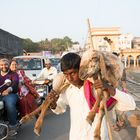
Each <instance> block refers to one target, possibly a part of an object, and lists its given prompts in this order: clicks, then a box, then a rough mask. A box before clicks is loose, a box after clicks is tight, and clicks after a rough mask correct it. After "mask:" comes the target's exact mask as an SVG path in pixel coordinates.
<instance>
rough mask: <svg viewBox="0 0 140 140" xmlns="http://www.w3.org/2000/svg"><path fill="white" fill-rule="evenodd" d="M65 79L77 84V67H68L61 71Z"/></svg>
mask: <svg viewBox="0 0 140 140" xmlns="http://www.w3.org/2000/svg"><path fill="white" fill-rule="evenodd" d="M63 73H64V75H65V77H66V79H67V80H68V81H69V82H70V83H71V84H73V85H75V86H78V85H79V83H80V81H81V80H80V78H79V70H77V69H69V70H66V71H63Z"/></svg>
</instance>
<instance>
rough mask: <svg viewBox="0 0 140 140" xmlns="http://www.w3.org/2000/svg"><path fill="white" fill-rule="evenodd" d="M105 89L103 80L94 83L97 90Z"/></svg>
mask: <svg viewBox="0 0 140 140" xmlns="http://www.w3.org/2000/svg"><path fill="white" fill-rule="evenodd" d="M103 87H104V86H103V82H102V81H101V80H98V79H97V80H95V81H94V88H95V89H98V88H102V89H103Z"/></svg>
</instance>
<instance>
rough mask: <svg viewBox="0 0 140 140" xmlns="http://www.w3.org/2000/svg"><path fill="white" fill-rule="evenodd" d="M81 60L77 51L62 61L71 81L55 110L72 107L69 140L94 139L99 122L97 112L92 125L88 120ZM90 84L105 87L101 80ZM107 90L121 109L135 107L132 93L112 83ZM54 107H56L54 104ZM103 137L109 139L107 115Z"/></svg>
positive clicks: (103, 139)
mask: <svg viewBox="0 0 140 140" xmlns="http://www.w3.org/2000/svg"><path fill="white" fill-rule="evenodd" d="M80 61H81V58H80V56H79V55H78V54H76V53H67V54H66V55H64V56H63V57H62V59H61V61H60V63H61V70H62V72H63V74H64V75H65V77H66V79H67V80H68V81H69V82H70V85H69V87H68V88H67V89H66V90H65V91H63V93H62V94H60V97H59V98H58V100H57V106H56V108H55V109H53V112H54V113H56V114H61V113H64V112H65V111H66V107H67V105H68V106H69V107H70V121H71V122H70V135H69V140H94V138H93V132H94V129H95V126H96V124H97V118H98V113H96V116H95V119H94V122H93V123H92V125H90V124H89V123H88V122H87V121H86V117H87V115H88V113H89V112H90V108H89V105H88V102H87V100H86V96H85V94H86V91H85V87H84V85H85V82H84V81H82V80H81V79H80V78H79V66H80ZM90 85H91V86H93V87H94V88H95V89H97V88H103V84H102V82H101V81H100V80H96V81H94V84H92V83H90ZM107 90H108V91H110V94H111V96H112V97H113V98H114V99H115V100H117V104H116V106H117V108H118V109H119V110H123V111H124V110H134V109H135V106H136V105H135V101H134V99H133V98H132V97H131V96H130V95H128V94H125V93H124V92H122V91H120V90H118V89H114V88H113V87H112V86H110V85H108V89H107ZM94 97H95V96H94V95H93V98H94ZM51 98H52V97H51ZM54 98H55V97H54ZM93 105H94V103H93ZM50 107H51V106H50ZM52 108H54V106H53V104H52ZM101 139H102V140H108V133H107V126H106V122H105V117H103V120H102V125H101Z"/></svg>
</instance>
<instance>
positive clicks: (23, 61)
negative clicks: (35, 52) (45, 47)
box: [16, 58, 42, 70]
mask: <svg viewBox="0 0 140 140" xmlns="http://www.w3.org/2000/svg"><path fill="white" fill-rule="evenodd" d="M16 61H17V63H18V69H19V70H41V69H42V66H41V59H40V58H16Z"/></svg>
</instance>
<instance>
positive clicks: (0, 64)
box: [0, 61, 9, 73]
mask: <svg viewBox="0 0 140 140" xmlns="http://www.w3.org/2000/svg"><path fill="white" fill-rule="evenodd" d="M0 70H1V71H2V72H4V73H6V72H8V70H9V64H8V62H6V61H0Z"/></svg>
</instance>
